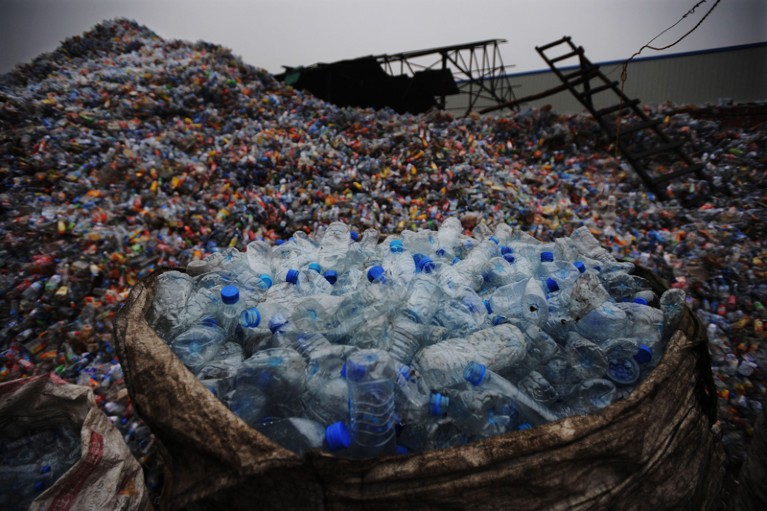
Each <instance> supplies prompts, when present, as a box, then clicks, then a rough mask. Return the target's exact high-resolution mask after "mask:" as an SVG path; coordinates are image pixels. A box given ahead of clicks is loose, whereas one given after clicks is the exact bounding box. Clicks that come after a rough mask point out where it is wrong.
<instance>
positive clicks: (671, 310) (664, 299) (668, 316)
mask: <svg viewBox="0 0 767 511" xmlns="http://www.w3.org/2000/svg"><path fill="white" fill-rule="evenodd" d="M685 303H686V302H685V293H684V291H682V290H681V289H667V290H666V291H664V292H663V294H662V295H661V297H660V310H661V311H662V312H663V339H664V341H667V340H668V339H670V338H671V336H672V335H673V334H674V332H676V331H677V329H678V328H679V323H680V322H681V321H682V317H683V316H684V310H685Z"/></svg>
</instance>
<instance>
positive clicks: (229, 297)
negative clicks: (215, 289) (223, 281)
mask: <svg viewBox="0 0 767 511" xmlns="http://www.w3.org/2000/svg"><path fill="white" fill-rule="evenodd" d="M239 300H240V290H239V289H237V286H224V287H223V288H222V289H221V301H222V302H224V303H225V304H227V305H231V304H233V303H237V302H238V301H239Z"/></svg>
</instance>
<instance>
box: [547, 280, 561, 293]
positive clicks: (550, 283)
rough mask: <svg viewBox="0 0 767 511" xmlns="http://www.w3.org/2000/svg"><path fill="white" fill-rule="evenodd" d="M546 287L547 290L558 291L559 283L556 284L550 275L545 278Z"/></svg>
mask: <svg viewBox="0 0 767 511" xmlns="http://www.w3.org/2000/svg"><path fill="white" fill-rule="evenodd" d="M546 287H547V288H549V291H550V292H552V293H554V292H555V291H559V284H557V281H556V280H554V279H552V278H551V277H548V278H547V279H546Z"/></svg>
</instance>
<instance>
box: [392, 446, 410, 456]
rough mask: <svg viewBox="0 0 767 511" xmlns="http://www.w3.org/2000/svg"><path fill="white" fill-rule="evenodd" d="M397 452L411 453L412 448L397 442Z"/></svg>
mask: <svg viewBox="0 0 767 511" xmlns="http://www.w3.org/2000/svg"><path fill="white" fill-rule="evenodd" d="M395 450H396V453H397V454H400V455H403V454H410V449H408V448H407V446H404V445H402V444H397V447H396V448H395Z"/></svg>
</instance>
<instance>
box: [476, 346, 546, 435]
mask: <svg viewBox="0 0 767 511" xmlns="http://www.w3.org/2000/svg"><path fill="white" fill-rule="evenodd" d="M463 377H464V379H465V380H466V381H467V382H469V383H471V384H472V385H474V386H475V387H481V388H482V389H491V390H496V391H498V392H500V393H502V394H504V395H506V396H508V397H509V398H510V399H511V400H512V401H513V402H514V403H515V404H516V405H517V406H519V408H520V409H521V411H523V415H524V416H525V417H526V418H527V419H528V420H530V421H532V422H533V423H534V424H536V425H537V424H542V423H545V422H551V421H555V420H557V419H558V418H559V417H558V416H557V415H556V414H555V413H554V412H553V411H551V410H550V409H548V408H547V407H545V406H544V405H543V404H541V403H540V402H538V401H536V400H535V399H533V398H531V397H530V396H528V395H527V394H525V393H524V392H522V391H521V390H520V389H519V388H518V387H517V386H516V385H514V384H513V383H511V382H510V381H509V380H507V379H506V378H504V377H502V376H501V375H499V374H498V373H496V372H494V371H492V370H489V369H488V367H487V366H486V365H484V364H481V363H478V362H475V361H471V362H469V363H468V364H466V366H465V368H464V372H463Z"/></svg>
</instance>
